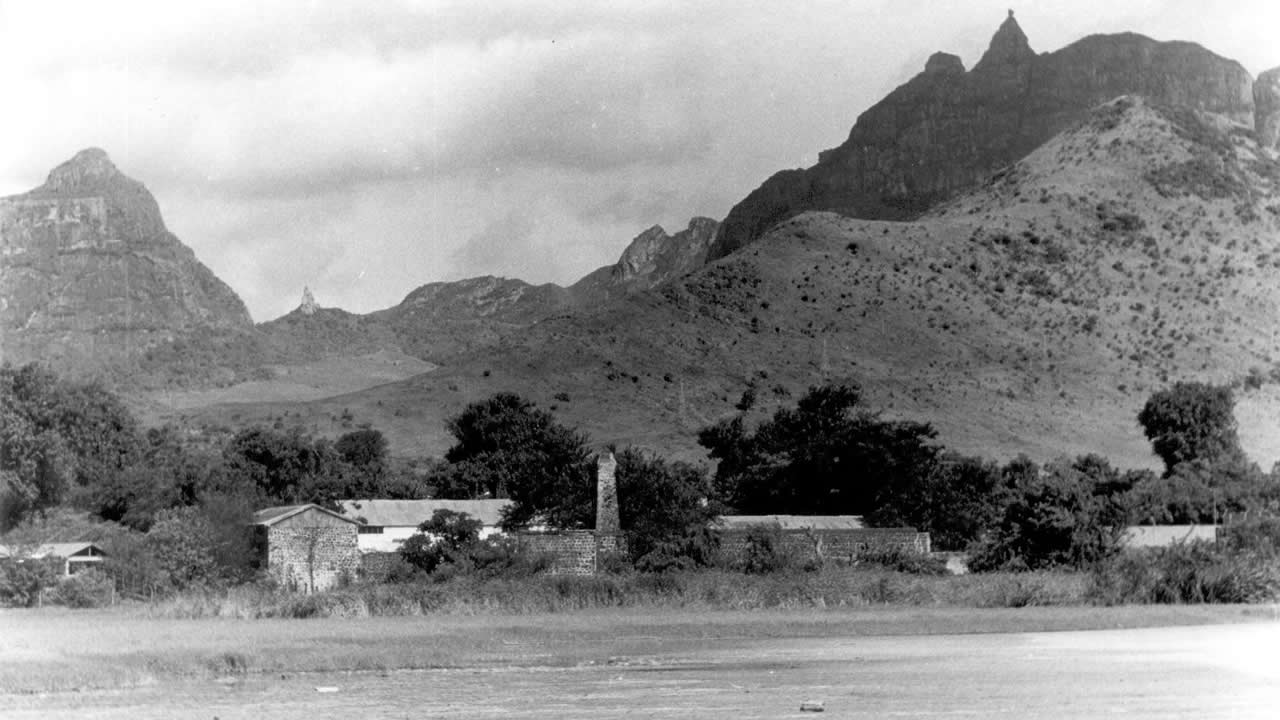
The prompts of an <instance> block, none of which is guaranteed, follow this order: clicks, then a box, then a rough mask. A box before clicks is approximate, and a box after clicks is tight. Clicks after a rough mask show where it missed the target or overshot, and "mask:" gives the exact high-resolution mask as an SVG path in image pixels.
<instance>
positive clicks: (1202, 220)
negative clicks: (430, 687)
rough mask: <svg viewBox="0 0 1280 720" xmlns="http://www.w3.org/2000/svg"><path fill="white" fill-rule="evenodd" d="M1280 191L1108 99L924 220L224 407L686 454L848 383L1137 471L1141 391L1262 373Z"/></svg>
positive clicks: (1011, 443) (763, 246) (396, 434)
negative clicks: (528, 423)
mask: <svg viewBox="0 0 1280 720" xmlns="http://www.w3.org/2000/svg"><path fill="white" fill-rule="evenodd" d="M1278 184H1280V163H1278V162H1277V160H1276V156H1275V154H1274V152H1269V151H1267V150H1264V149H1262V148H1261V147H1260V146H1259V144H1258V143H1257V141H1256V138H1255V136H1254V135H1253V133H1252V132H1251V131H1249V130H1247V129H1245V128H1242V127H1240V126H1237V125H1233V124H1231V123H1230V122H1228V121H1227V120H1225V119H1223V118H1220V117H1217V116H1212V115H1203V114H1198V113H1195V112H1193V111H1188V110H1182V109H1170V108H1165V107H1161V106H1158V105H1155V104H1152V103H1150V102H1147V101H1145V100H1142V99H1140V98H1121V99H1119V100H1117V101H1114V102H1112V103H1109V104H1107V105H1104V106H1102V107H1100V108H1098V109H1097V110H1096V111H1095V112H1094V113H1093V114H1092V115H1091V116H1090V117H1089V118H1088V119H1087V120H1086V121H1085V122H1083V123H1081V124H1080V125H1078V126H1077V127H1075V128H1073V129H1072V130H1070V131H1068V132H1066V133H1063V134H1062V135H1060V136H1058V137H1056V138H1055V139H1053V140H1052V141H1051V142H1049V143H1047V144H1045V145H1044V146H1043V147H1041V148H1040V149H1038V150H1037V151H1035V152H1034V153H1032V154H1031V155H1029V156H1028V157H1027V158H1025V159H1024V160H1022V161H1021V162H1019V163H1017V164H1016V165H1014V166H1013V167H1011V168H1009V169H1008V170H1007V171H1006V172H1003V173H1001V174H1000V175H998V176H996V177H994V178H993V179H991V180H990V181H989V182H988V183H987V184H986V185H984V186H983V187H981V188H980V189H978V190H975V191H973V192H972V193H970V194H967V195H965V196H963V197H961V198H958V199H956V200H955V201H953V202H951V203H949V204H947V205H945V206H942V207H940V208H938V209H937V210H935V211H934V212H931V213H929V214H927V215H925V216H924V217H922V218H921V219H920V220H919V221H916V222H883V221H866V220H855V219H852V218H848V217H843V216H840V215H835V214H831V213H822V212H815V213H805V214H802V215H799V216H797V217H795V218H792V219H791V220H790V221H787V222H785V223H783V224H781V225H778V226H777V227H775V228H774V229H773V230H772V231H771V232H769V233H768V234H766V235H765V236H764V237H763V238H761V240H760V241H759V242H758V243H756V244H754V245H752V246H751V247H749V248H745V249H743V250H740V251H739V252H737V253H734V254H732V255H730V256H728V257H726V258H722V259H721V260H719V261H717V262H714V263H712V264H710V265H707V266H706V267H704V268H702V269H701V270H699V271H697V272H695V273H693V274H691V275H688V276H685V277H683V278H680V279H678V280H676V281H674V282H671V283H668V284H666V285H664V286H662V287H661V288H659V289H658V290H656V291H649V292H642V293H638V294H634V295H632V296H629V297H627V298H625V299H623V300H622V301H620V302H618V303H616V304H615V305H613V306H611V307H610V308H608V309H605V310H602V311H600V312H596V313H590V314H565V315H559V316H555V317H552V318H549V319H547V320H544V321H542V322H539V323H537V324H535V325H533V326H531V327H529V328H528V329H526V330H524V331H522V332H520V333H516V334H513V335H511V336H508V337H506V338H504V339H503V340H502V341H500V342H499V343H497V344H496V345H494V346H492V347H490V348H488V349H486V350H484V351H483V352H477V353H474V354H471V355H469V356H463V357H460V358H458V359H457V360H456V362H455V363H453V364H452V366H451V367H445V368H440V369H438V370H436V371H435V372H433V373H430V374H427V375H420V376H417V377H415V378H412V379H410V380H406V381H403V382H399V383H394V384H390V385H386V386H382V387H379V388H374V389H371V390H368V391H364V392H361V393H356V394H352V395H347V396H343V397H339V398H334V399H331V400H328V401H323V402H317V403H310V404H293V405H271V406H260V407H256V408H252V409H246V408H239V410H238V411H240V412H243V413H247V414H246V415H245V416H244V417H246V418H249V417H254V418H256V419H263V420H265V419H268V418H270V417H273V416H279V415H280V414H283V413H285V412H288V413H289V414H290V417H291V419H302V420H304V421H307V422H311V423H313V424H314V426H315V429H317V430H319V431H322V432H324V431H327V429H328V428H327V425H326V423H328V422H329V421H328V420H326V418H332V417H336V416H337V415H339V414H341V413H342V412H343V411H347V410H349V411H350V413H351V414H354V416H355V418H356V419H357V421H368V422H372V423H373V424H374V425H375V426H377V427H381V428H384V429H386V430H388V431H389V434H390V435H391V438H392V442H393V449H394V451H395V452H397V453H401V454H412V453H419V452H430V453H437V454H438V453H440V452H442V451H443V449H444V448H445V447H446V446H447V444H448V438H447V437H446V436H445V434H444V430H443V422H442V421H443V418H445V417H447V416H448V415H449V414H450V413H454V412H456V411H457V410H458V409H460V408H461V407H462V406H463V405H464V404H465V403H466V402H468V401H472V400H475V399H478V398H481V397H484V396H486V395H487V394H489V393H492V392H495V391H498V390H514V391H517V392H520V393H522V394H526V395H528V396H530V397H532V398H533V399H535V400H537V401H539V402H540V403H542V404H543V405H544V406H556V407H557V411H558V412H559V413H560V414H561V415H562V416H563V417H564V418H565V419H567V420H569V421H571V422H574V423H576V424H579V425H581V426H582V427H583V428H584V429H586V430H588V431H590V432H591V433H592V436H593V438H594V439H595V440H596V441H598V442H601V443H603V442H610V441H618V442H636V443H640V444H643V445H647V446H650V447H653V448H655V449H659V450H661V451H663V452H667V453H671V454H674V455H677V456H683V457H699V456H700V452H699V451H698V449H697V448H696V446H695V443H694V433H695V431H696V429H697V428H698V427H699V426H701V425H703V424H705V423H707V422H710V421H712V420H714V419H716V418H718V417H723V416H726V415H728V414H732V413H733V412H734V410H733V404H734V403H735V402H736V401H737V399H738V397H739V396H740V395H741V393H743V391H745V390H746V389H748V388H749V387H754V388H755V389H756V393H757V397H758V398H759V400H760V402H759V403H758V405H757V407H756V409H754V410H753V411H752V413H753V414H755V416H757V417H759V416H762V414H763V413H766V412H770V411H771V410H772V409H773V408H774V407H777V406H778V405H779V404H784V403H790V402H793V401H794V398H795V396H796V395H797V394H798V393H799V392H801V391H802V390H803V389H804V387H806V386H807V385H810V384H814V383H817V382H820V381H822V380H824V379H827V380H852V381H856V382H859V383H861V384H862V385H863V386H864V388H865V389H866V391H867V395H868V397H869V402H870V403H871V404H872V405H873V406H876V407H881V408H884V409H885V410H886V412H888V413H889V414H890V415H892V416H896V417H911V418H916V419H921V420H928V421H932V422H935V423H936V425H937V426H938V427H939V429H940V431H941V439H942V441H943V442H945V443H946V444H948V445H949V446H951V447H955V448H958V449H961V450H964V451H969V452H980V453H982V454H985V455H989V456H999V457H1007V456H1010V455H1012V454H1016V453H1018V452H1027V453H1030V454H1032V455H1033V456H1035V457H1038V458H1048V457H1052V456H1055V455H1057V454H1060V453H1080V452H1101V453H1103V454H1105V455H1107V456H1109V457H1111V458H1112V459H1113V460H1114V461H1116V462H1118V463H1120V464H1122V465H1153V464H1154V458H1153V457H1152V456H1151V455H1150V452H1149V449H1148V447H1147V443H1146V441H1145V440H1144V439H1143V438H1142V436H1141V432H1140V430H1139V428H1138V427H1137V424H1136V422H1135V420H1134V418H1135V416H1136V413H1137V411H1138V409H1139V408H1140V407H1141V404H1142V403H1143V402H1144V401H1145V399H1146V396H1147V395H1148V394H1149V393H1150V392H1151V391H1152V390H1154V389H1156V388H1158V387H1161V386H1163V385H1164V384H1166V383H1168V382H1172V381H1174V380H1178V379H1184V378H1192V377H1194V378H1204V379H1209V380H1213V381H1216V382H1223V381H1232V380H1238V379H1240V378H1242V377H1244V376H1246V375H1248V374H1250V373H1252V374H1253V375H1254V377H1255V378H1259V379H1261V380H1262V381H1269V378H1271V377H1273V375H1272V372H1273V370H1275V369H1276V368H1280V334H1278V331H1280V326H1277V324H1276V322H1275V321H1274V318H1275V317H1276V316H1277V314H1278V313H1280V282H1277V280H1278V279H1280V269H1278V267H1280V243H1278V242H1277V238H1280V192H1278V191H1277V185H1278ZM1276 376H1280V371H1277V372H1276ZM1269 391H1270V390H1269V389H1267V388H1264V390H1263V391H1262V392H1269ZM566 398H567V399H566ZM1257 415H1258V416H1259V417H1263V416H1264V415H1265V413H1257ZM217 417H218V416H217V413H213V414H209V415H204V416H199V415H197V416H194V417H191V418H189V420H190V421H193V422H197V423H198V422H204V421H216V420H217ZM1253 430H1258V429H1257V428H1254V429H1252V430H1251V432H1252V431H1253ZM1262 430H1264V431H1265V432H1269V434H1270V435H1272V436H1280V427H1274V426H1273V427H1271V428H1270V429H1269V430H1266V429H1262ZM1261 434H1264V433H1258V434H1257V435H1258V436H1260V435H1261ZM1246 435H1248V434H1246ZM1254 449H1255V452H1259V451H1258V449H1257V448H1254ZM1263 450H1264V451H1268V452H1269V450H1266V449H1265V448H1264V449H1263Z"/></svg>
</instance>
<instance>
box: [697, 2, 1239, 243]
mask: <svg viewBox="0 0 1280 720" xmlns="http://www.w3.org/2000/svg"><path fill="white" fill-rule="evenodd" d="M1252 88H1253V81H1252V78H1251V77H1250V76H1249V73H1248V72H1246V71H1245V69H1244V68H1243V67H1241V66H1240V65H1239V64H1238V63H1236V62H1234V61H1232V60H1227V59H1225V58H1222V57H1219V56H1217V55H1215V54H1213V53H1211V52H1209V51H1207V50H1205V49H1204V48H1201V47H1200V46H1198V45H1194V44H1191V43H1185V42H1156V41H1154V40H1151V39H1150V38H1146V37H1143V36H1141V35H1135V34H1131V33H1126V34H1120V35H1095V36H1091V37H1087V38H1085V39H1083V40H1080V41H1078V42H1076V43H1073V44H1071V45H1068V46H1067V47H1065V48H1063V49H1061V50H1058V51H1056V52H1053V53H1047V54H1042V55H1037V54H1036V53H1035V52H1034V51H1032V49H1031V47H1030V45H1029V44H1028V42H1027V37H1026V35H1024V34H1023V32H1022V29H1021V28H1020V27H1018V24H1017V22H1016V21H1015V20H1014V19H1013V15H1012V13H1010V15H1009V18H1008V19H1007V20H1005V22H1004V23H1003V24H1002V25H1001V26H1000V29H999V30H998V31H997V32H996V34H995V36H994V37H993V38H992V39H991V45H990V47H989V48H988V50H987V52H986V53H985V54H984V55H983V57H982V59H981V60H980V61H979V62H978V64H977V65H975V66H974V68H973V69H972V70H971V71H968V72H966V71H965V69H964V66H963V64H962V63H961V61H960V59H959V58H958V57H956V56H954V55H947V54H945V53H937V54H935V55H934V56H933V57H931V58H929V61H928V63H927V64H926V66H925V69H924V72H922V73H920V74H919V75H917V76H916V77H914V78H912V79H911V80H910V81H908V82H907V83H906V84H904V85H902V86H900V87H899V88H897V89H896V90H894V91H893V92H892V93H890V94H889V95H888V96H887V97H885V98H884V99H883V100H881V101H880V102H879V103H877V104H876V105H874V106H873V107H871V108H870V109H869V110H867V111H866V112H864V113H863V114H862V115H861V116H860V117H859V118H858V121H857V123H856V124H855V125H854V126H853V130H852V131H851V132H850V133H849V139H848V140H846V141H845V142H844V144H842V145H840V146H839V147H837V148H835V149H832V150H828V151H826V152H823V153H821V155H820V156H819V160H818V164H817V165H814V166H813V167H811V168H808V169H805V170H786V171H783V172H780V173H777V174H776V175H774V176H773V177H771V178H769V179H768V180H766V181H765V182H764V184H763V185H761V186H760V187H759V188H757V189H756V190H754V191H753V192H752V193H751V194H750V195H748V196H747V197H746V198H745V199H744V200H742V201H741V202H739V203H738V204H737V205H736V206H734V207H733V209H732V210H730V212H729V215H728V216H727V217H726V218H725V219H724V222H723V223H722V225H721V227H720V230H719V233H718V234H717V237H716V240H715V244H714V245H713V246H712V248H711V251H710V253H709V257H710V259H712V260H714V259H717V258H721V257H724V256H725V255H728V254H729V253H731V252H733V251H734V250H737V249H738V248H741V247H743V246H744V245H747V244H748V243H750V242H752V241H753V240H755V239H756V238H759V237H760V236H761V235H763V234H764V232H765V231H767V230H768V229H769V228H770V227H772V226H773V225H775V224H776V223H778V222H780V221H782V220H785V219H787V218H789V217H791V216H793V215H796V214H797V213H800V212H803V211H805V210H832V211H836V212H840V213H843V214H846V215H850V216H852V217H860V218H867V219H886V220H902V219H908V218H913V217H917V216H919V215H920V214H921V213H922V212H924V211H925V210H927V209H928V208H930V207H932V206H934V205H935V204H937V203H938V202H940V201H942V200H945V199H946V198H949V197H951V196H953V195H955V194H956V193H957V192H960V191H963V190H965V189H968V188H971V187H973V186H974V185H975V184H977V183H979V182H981V181H982V180H983V179H985V178H986V177H987V176H988V175H990V174H991V173H992V172H994V171H995V170H997V169H999V168H1002V167H1004V166H1006V165H1008V164H1010V163H1012V162H1015V161H1017V160H1018V159H1019V158H1022V157H1024V156H1026V155H1027V153H1029V152H1031V151H1032V150H1034V149H1035V148H1036V147H1038V146H1040V145H1041V144H1042V143H1044V142H1045V141H1047V140H1048V139H1049V138H1051V137H1053V136H1054V135H1055V134H1057V133H1059V132H1061V131H1062V130H1065V129H1067V128H1068V127H1070V126H1071V125H1072V124H1074V123H1076V122H1078V121H1079V120H1081V119H1082V118H1084V117H1085V116H1086V115H1087V114H1088V112H1089V110H1090V109H1091V108H1093V107H1094V106H1096V105H1098V104H1099V103H1103V102H1106V101H1108V100H1111V99H1112V98H1115V97H1117V96H1119V95H1124V94H1134V95H1142V96H1145V97H1148V98H1151V99H1152V100H1154V101H1157V102H1164V103H1168V104H1172V105H1181V106H1186V107H1192V108H1196V109H1200V110H1208V111H1211V112H1215V113H1220V114H1222V115H1225V116H1227V117H1230V118H1232V119H1235V120H1238V121H1240V122H1243V123H1245V124H1248V125H1252V124H1253V122H1254V100H1253V90H1252Z"/></svg>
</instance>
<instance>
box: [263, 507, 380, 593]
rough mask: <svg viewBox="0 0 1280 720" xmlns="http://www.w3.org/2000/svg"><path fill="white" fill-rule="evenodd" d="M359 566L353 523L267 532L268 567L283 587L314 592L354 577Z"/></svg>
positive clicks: (289, 528) (283, 528) (358, 552)
mask: <svg viewBox="0 0 1280 720" xmlns="http://www.w3.org/2000/svg"><path fill="white" fill-rule="evenodd" d="M359 568H360V551H359V550H357V549H356V526H355V525H353V524H348V523H344V524H342V525H334V526H327V527H289V526H276V527H271V528H269V529H268V531H267V569H268V572H270V573H271V576H272V577H274V578H275V579H276V581H277V582H279V583H280V585H281V586H282V587H285V588H288V589H291V590H300V591H302V592H316V591H320V590H328V589H330V588H332V587H335V586H336V585H338V584H339V582H340V581H342V580H344V579H345V580H354V579H355V577H356V571H357V570H359Z"/></svg>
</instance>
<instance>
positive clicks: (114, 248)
mask: <svg viewBox="0 0 1280 720" xmlns="http://www.w3.org/2000/svg"><path fill="white" fill-rule="evenodd" d="M252 326H253V323H252V320H251V319H250V318H249V313H248V311H247V310H246V309H245V307H244V303H243V302H241V301H240V298H239V297H237V296H236V294H235V292H234V291H232V290H231V288H229V287H227V286H226V284H225V283H223V282H222V281H221V280H219V279H218V278H217V277H216V276H214V274H213V273H212V272H210V270H209V269H208V268H207V267H205V266H204V265H203V264H201V263H200V261H199V260H197V259H196V257H195V254H194V253H193V252H192V251H191V249H190V248H188V247H187V246H185V245H183V244H182V242H181V241H180V240H178V238H176V237H174V236H173V235H172V234H170V233H169V232H168V231H167V230H166V229H165V226H164V221H163V220H162V219H161V216H160V206H159V204H158V203H156V199H155V198H154V197H153V196H152V195H151V193H150V192H149V191H148V190H147V188H146V187H145V186H143V184H142V183H140V182H138V181H136V180H133V179H131V178H129V177H127V176H126V175H125V174H124V173H122V172H120V170H118V169H117V168H116V166H115V164H113V163H112V162H111V158H110V157H108V156H107V153H106V152H104V151H103V150H101V149H100V148H89V149H87V150H82V151H80V152H78V153H76V155H75V156H74V157H72V158H71V159H70V160H68V161H66V162H64V163H62V164H60V165H58V166H57V167H55V168H54V169H53V170H52V171H51V172H50V173H49V174H48V177H47V179H46V180H45V183H44V184H43V185H41V186H39V187H37V188H35V189H34V190H31V191H30V192H27V193H23V194H21V195H14V196H11V197H4V198H0V347H2V348H3V355H2V357H3V358H4V359H11V360H14V361H16V362H24V361H27V360H32V359H40V360H42V361H49V362H51V363H53V364H55V365H56V366H58V367H62V368H64V369H71V370H74V371H77V372H97V371H100V370H103V369H106V368H108V367H112V366H114V367H117V368H119V367H127V366H128V364H129V363H131V362H135V361H137V359H138V358H139V357H141V356H142V355H144V354H145V353H146V352H147V351H148V350H149V349H151V348H154V347H159V346H161V345H163V344H164V343H167V342H169V341H170V340H172V339H173V338H174V337H176V336H177V335H178V334H180V333H185V332H195V333H200V332H206V331H208V330H229V331H245V330H248V329H250V328H252Z"/></svg>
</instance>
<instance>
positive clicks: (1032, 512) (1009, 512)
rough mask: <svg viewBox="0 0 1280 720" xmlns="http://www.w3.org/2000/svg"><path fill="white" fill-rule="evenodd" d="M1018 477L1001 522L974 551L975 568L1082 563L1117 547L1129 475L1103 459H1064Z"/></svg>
mask: <svg viewBox="0 0 1280 720" xmlns="http://www.w3.org/2000/svg"><path fill="white" fill-rule="evenodd" d="M1016 477H1017V485H1016V486H1015V487H1013V488H1010V495H1009V501H1008V503H1007V504H1006V505H1005V507H1004V510H1003V512H1002V514H1001V517H1000V519H999V522H998V523H997V524H996V526H995V527H994V528H993V529H992V531H991V532H990V534H989V535H988V536H987V537H985V538H984V539H983V540H982V542H981V543H980V544H979V545H978V547H977V548H976V550H975V552H974V556H973V559H972V561H971V563H970V566H971V567H973V568H974V569H975V570H981V569H998V568H1027V569H1037V568H1045V567H1055V566H1071V567H1082V566H1085V565H1088V564H1090V563H1093V562H1096V561H1098V560H1102V559H1104V558H1106V557H1109V556H1110V555H1112V554H1114V553H1115V552H1116V551H1117V550H1118V549H1119V547H1120V538H1121V537H1122V535H1123V533H1124V530H1125V527H1126V526H1127V524H1128V522H1127V520H1128V517H1127V516H1128V511H1127V508H1126V507H1125V504H1124V495H1125V493H1124V485H1125V482H1126V480H1125V478H1126V476H1125V475H1123V474H1121V473H1120V472H1118V471H1116V470H1114V469H1113V468H1112V467H1111V466H1110V464H1109V463H1107V461H1106V460H1105V459H1103V458H1101V457H1099V456H1096V455H1086V456H1081V457H1078V458H1076V459H1075V460H1073V461H1072V460H1066V459H1061V460H1057V461H1054V462H1052V463H1049V464H1048V465H1047V466H1045V468H1044V472H1042V473H1039V474H1037V475H1030V474H1029V473H1018V474H1016Z"/></svg>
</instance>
